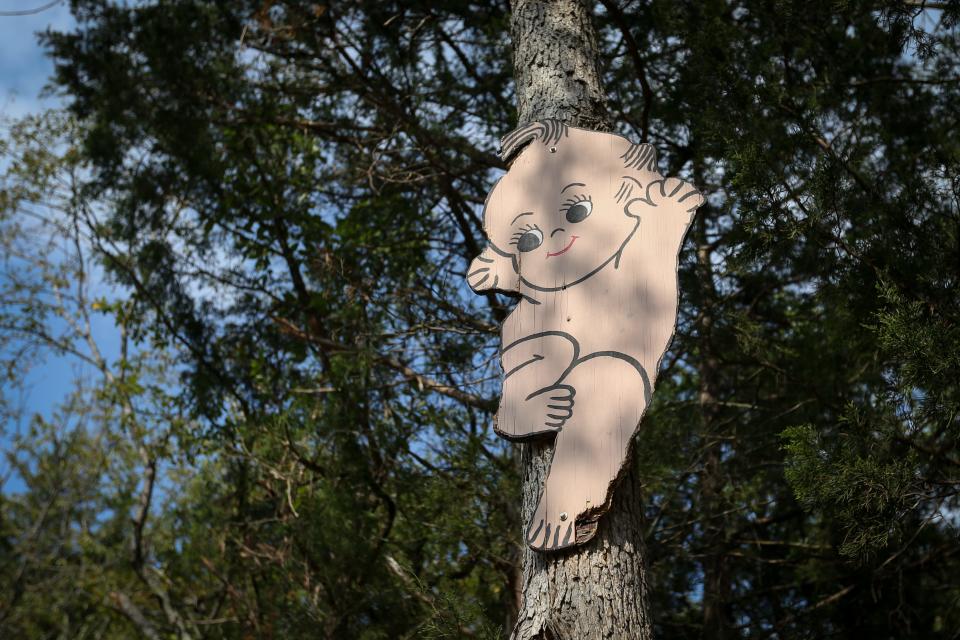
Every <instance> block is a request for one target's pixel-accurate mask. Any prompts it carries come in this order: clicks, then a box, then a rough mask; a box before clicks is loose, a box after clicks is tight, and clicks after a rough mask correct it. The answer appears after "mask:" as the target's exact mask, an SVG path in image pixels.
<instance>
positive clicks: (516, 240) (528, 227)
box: [510, 222, 543, 245]
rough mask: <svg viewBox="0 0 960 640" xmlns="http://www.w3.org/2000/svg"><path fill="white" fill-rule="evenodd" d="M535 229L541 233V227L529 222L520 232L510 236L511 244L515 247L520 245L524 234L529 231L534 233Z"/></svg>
mask: <svg viewBox="0 0 960 640" xmlns="http://www.w3.org/2000/svg"><path fill="white" fill-rule="evenodd" d="M534 229H536V230H537V231H540V227H538V226H537V225H535V224H532V223H529V222H528V223H527V224H525V225H524V226H522V227H520V230H519V231H517V232H516V233H515V234H513V235H512V236H510V244H513V245H516V244H519V243H520V238H522V237H523V234H525V233H526V232H528V231H532V230H534ZM540 233H543V231H540Z"/></svg>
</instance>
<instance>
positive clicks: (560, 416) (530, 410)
mask: <svg viewBox="0 0 960 640" xmlns="http://www.w3.org/2000/svg"><path fill="white" fill-rule="evenodd" d="M576 394H577V391H576V389H574V388H573V387H571V386H570V385H568V384H558V385H556V386H553V387H547V388H546V389H544V390H542V391H538V392H537V393H535V394H533V395H531V396H530V397H528V398H527V400H526V402H527V404H528V407H527V410H526V411H525V413H526V415H529V416H538V419H537V423H536V424H534V425H531V427H532V428H533V429H534V430H536V431H553V432H559V431H560V430H561V429H562V428H563V425H564V423H566V421H567V420H569V419H570V416H572V415H573V404H574V402H573V397H574V396H575V395H576Z"/></svg>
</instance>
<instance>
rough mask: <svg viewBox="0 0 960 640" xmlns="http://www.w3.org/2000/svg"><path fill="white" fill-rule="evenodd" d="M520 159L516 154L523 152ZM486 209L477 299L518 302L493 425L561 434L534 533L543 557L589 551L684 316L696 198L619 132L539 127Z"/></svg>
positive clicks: (514, 432) (524, 140)
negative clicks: (684, 257)
mask: <svg viewBox="0 0 960 640" xmlns="http://www.w3.org/2000/svg"><path fill="white" fill-rule="evenodd" d="M518 152H519V155H517V154H518ZM501 153H502V154H503V157H504V158H508V159H509V158H510V157H512V156H514V155H516V159H515V160H514V162H513V164H512V165H511V166H510V169H509V171H508V172H507V173H506V175H504V176H503V177H502V178H501V179H500V180H499V181H498V182H497V184H495V185H494V187H493V189H492V190H491V192H490V194H489V196H488V197H487V202H486V206H485V209H484V230H485V231H486V234H487V238H488V240H489V243H488V245H487V248H486V249H485V250H484V251H483V253H482V254H480V256H478V257H477V258H476V259H475V260H474V261H473V263H472V264H471V265H470V269H469V270H468V274H467V280H468V282H469V284H470V287H471V288H472V289H473V290H474V291H477V292H480V291H487V290H498V291H503V292H506V293H511V294H514V295H516V294H519V295H520V302H519V303H518V304H517V307H516V308H515V309H514V310H513V311H512V312H511V313H510V315H509V316H508V317H507V319H506V320H505V321H504V323H503V329H502V339H503V346H502V350H501V363H502V366H503V371H504V379H503V393H502V399H501V403H500V409H499V411H498V413H497V417H496V425H495V429H496V431H497V433H499V434H500V435H501V436H503V437H505V438H508V439H510V440H525V439H529V438H536V437H542V436H555V438H556V440H555V442H554V456H553V462H552V463H551V466H550V470H549V474H548V476H547V479H546V482H545V484H544V487H543V492H542V494H541V496H540V501H539V503H538V505H537V510H536V514H535V516H534V517H533V519H532V520H531V522H530V526H529V529H528V530H527V532H526V539H527V543H528V544H529V545H530V546H531V547H532V548H534V549H539V550H543V551H546V550H555V549H561V548H564V547H569V546H572V545H575V544H582V543H584V542H586V541H587V540H589V539H591V538H592V537H593V535H594V534H595V532H596V521H597V518H598V517H599V515H600V514H602V513H604V512H605V511H606V510H607V509H608V508H609V506H610V502H611V499H612V492H613V488H614V485H615V482H616V479H617V477H618V475H619V473H620V471H621V470H622V469H623V468H624V467H625V465H626V464H627V462H628V460H629V450H630V443H631V440H632V438H633V435H634V433H635V432H636V430H637V427H638V426H639V424H640V419H641V417H642V416H643V412H644V410H645V409H646V408H647V405H648V404H649V403H650V398H651V394H652V393H653V385H654V383H655V381H656V376H657V369H658V368H659V366H660V360H661V358H662V357H663V354H664V352H665V351H666V349H667V346H668V345H669V343H670V340H671V338H672V336H673V332H674V326H675V323H676V317H677V299H678V289H677V260H678V254H679V251H680V246H681V244H682V243H683V238H684V235H685V234H686V232H687V229H688V228H689V226H690V223H691V222H692V220H693V216H694V213H695V211H696V209H697V207H699V206H700V205H701V204H702V203H703V198H702V196H701V195H700V193H699V192H698V191H697V190H696V189H695V188H694V187H693V186H692V185H690V184H689V183H687V182H684V181H682V180H679V179H677V178H664V177H663V176H662V175H660V174H659V173H658V172H657V161H656V152H655V150H654V148H653V147H651V146H650V145H646V144H633V143H631V142H630V141H629V140H627V139H626V138H623V137H621V136H618V135H614V134H610V133H600V132H596V131H587V130H584V129H577V128H574V127H567V126H565V125H563V124H562V123H560V122H557V121H553V120H548V121H543V122H536V123H533V124H531V125H528V126H526V127H523V128H521V129H518V130H517V131H514V132H513V133H511V134H510V135H508V136H506V137H505V138H504V139H503V143H502V152H501Z"/></svg>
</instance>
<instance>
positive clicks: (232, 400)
mask: <svg viewBox="0 0 960 640" xmlns="http://www.w3.org/2000/svg"><path fill="white" fill-rule="evenodd" d="M934 5H935V8H931V7H934ZM72 7H73V11H74V14H75V16H76V18H77V21H78V23H77V24H78V26H77V28H76V29H75V30H73V31H71V32H67V33H48V34H46V35H45V36H44V42H45V43H46V45H47V46H48V47H49V50H50V52H51V55H52V56H53V57H54V59H55V61H56V63H57V75H56V77H55V79H54V83H55V86H56V87H57V88H58V89H59V90H60V91H63V92H64V94H65V95H66V96H67V100H68V103H69V110H70V113H71V118H72V119H68V120H60V121H59V124H58V123H57V122H52V123H51V122H42V123H38V124H37V125H36V126H33V128H32V129H31V127H30V126H27V128H26V129H21V133H20V134H17V133H11V134H10V135H8V136H7V141H6V142H5V144H6V147H5V149H4V151H5V153H7V154H12V155H13V156H14V157H16V158H18V162H19V163H20V164H15V165H14V169H13V170H12V172H11V171H8V176H7V178H6V181H5V182H4V185H3V189H2V191H0V194H2V195H0V216H2V220H3V224H4V227H3V233H4V237H5V238H9V237H18V238H20V242H23V241H25V240H30V241H34V240H35V238H33V237H27V236H24V235H23V234H22V233H20V235H19V236H17V235H16V234H17V233H18V232H16V231H15V228H16V227H17V225H18V224H20V222H21V220H24V219H26V218H25V216H26V213H25V211H26V210H27V209H29V208H32V207H33V204H34V202H36V201H39V200H41V199H47V198H48V196H49V194H51V193H53V189H54V186H55V184H59V182H55V181H54V178H56V180H57V181H60V180H62V179H64V177H67V176H69V177H70V179H71V180H73V181H74V182H73V183H69V182H68V183H67V184H70V189H68V190H67V191H65V192H60V193H63V194H64V195H65V196H66V197H64V198H61V199H60V200H59V201H58V202H59V204H58V210H59V211H60V213H59V214H57V215H58V216H59V217H57V218H56V219H57V220H60V221H61V224H62V225H63V226H62V227H61V228H62V229H63V230H65V233H60V236H62V237H66V238H71V237H76V236H77V234H80V236H82V238H83V239H84V240H83V242H82V243H81V246H82V247H84V251H86V252H87V255H88V256H89V259H92V260H93V261H94V262H96V263H97V264H99V265H102V268H103V269H105V270H106V272H107V273H108V274H109V278H110V279H111V282H112V283H113V284H114V286H115V287H116V289H115V290H116V291H117V292H121V293H118V294H117V296H116V299H115V300H111V301H104V303H105V306H104V308H103V311H104V312H108V313H110V314H112V315H113V316H114V317H115V318H116V322H117V325H118V326H119V327H122V328H123V330H124V331H125V332H126V336H127V339H128V340H129V341H130V345H131V351H130V353H128V355H127V356H125V357H123V358H121V359H120V360H119V361H118V362H109V361H107V362H105V365H104V366H103V367H100V366H99V365H92V366H93V370H94V371H97V372H98V373H97V375H98V376H99V377H98V378H97V380H98V382H97V383H96V385H94V389H96V391H95V392H93V391H90V392H89V393H86V394H85V395H84V394H80V396H78V399H76V400H75V401H72V402H71V403H70V404H68V405H67V406H66V407H65V408H64V412H63V416H61V417H59V418H57V419H56V420H53V419H50V420H45V421H44V420H35V421H34V422H33V432H32V433H28V434H27V435H26V436H25V437H24V439H23V440H22V441H20V443H19V444H18V446H19V453H20V458H18V459H19V460H23V461H27V462H21V463H18V464H20V467H18V468H19V469H20V471H19V473H20V475H21V476H22V477H23V478H24V479H25V481H26V486H27V489H26V490H25V491H23V492H20V493H11V494H7V495H4V496H3V498H2V500H3V507H4V508H3V514H4V515H3V522H2V525H0V527H2V534H0V563H2V566H3V567H4V568H3V570H2V571H0V574H2V575H4V576H7V575H12V576H14V577H15V578H16V576H20V577H19V578H16V579H15V580H12V581H9V586H8V584H7V583H5V584H4V587H3V588H4V591H2V592H0V593H3V594H4V595H3V597H2V599H0V601H2V603H3V604H2V605H0V607H2V609H0V629H2V630H4V631H7V630H10V631H11V632H12V633H17V634H18V635H24V636H26V637H42V636H46V635H57V634H58V633H59V634H60V635H62V636H70V635H79V636H81V637H83V634H86V635H88V636H97V635H99V636H101V637H110V634H112V635H114V636H117V637H129V636H130V635H132V634H134V633H139V634H140V635H145V636H148V637H151V633H152V634H154V635H155V637H166V636H169V637H177V636H179V637H247V636H256V637H269V636H284V637H299V636H306V635H311V636H316V635H320V636H323V637H330V638H395V637H420V636H425V637H431V636H432V637H464V636H484V635H486V636H493V635H495V634H496V633H497V632H500V633H505V632H509V630H510V629H511V627H512V626H513V621H514V619H515V616H516V612H517V610H518V606H519V603H518V602H517V599H516V596H517V588H518V585H520V584H521V580H522V576H521V575H520V573H519V570H520V557H521V546H520V545H521V540H520V531H521V526H520V522H519V520H520V516H519V505H518V496H519V494H520V482H519V473H518V470H519V468H520V465H519V464H518V463H519V460H518V456H517V455H516V454H515V452H514V451H513V450H512V449H510V448H509V447H505V446H503V445H502V444H501V443H500V442H499V441H498V440H497V439H496V438H494V437H493V435H492V433H491V431H490V429H489V422H490V413H491V409H492V407H493V406H494V405H495V398H496V392H497V376H498V374H499V371H498V370H497V367H496V364H495V355H496V353H495V346H496V325H497V322H498V321H499V320H502V318H503V317H504V315H505V313H506V312H507V310H508V304H507V303H508V301H507V300H504V299H501V298H498V297H496V296H490V297H488V298H486V299H479V300H475V299H474V298H473V296H471V295H468V294H467V293H466V292H465V289H464V287H463V285H462V278H463V271H464V268H465V265H466V264H467V261H468V260H469V259H471V258H472V257H473V256H475V255H476V254H477V253H478V252H479V246H480V243H481V242H482V233H481V229H480V217H479V213H480V210H481V207H482V204H483V198H484V196H485V194H486V192H487V189H488V188H489V186H490V184H492V181H493V179H494V178H495V177H496V175H498V172H500V171H501V170H502V169H503V168H504V167H503V166H502V165H501V163H500V162H499V160H498V159H497V157H496V156H495V154H494V151H495V150H496V144H495V140H496V139H497V138H498V137H499V135H501V134H503V133H505V132H507V131H509V130H510V129H512V128H513V126H514V125H515V124H516V118H517V114H516V112H515V109H514V104H515V99H516V97H517V96H516V95H515V90H514V83H513V81H512V77H513V69H512V59H511V51H512V50H511V43H510V40H509V37H508V36H509V29H508V26H509V20H510V13H509V11H510V7H509V6H508V5H507V3H505V2H492V3H476V4H472V3H469V2H447V3H443V5H442V6H438V5H436V4H435V3H422V2H417V1H415V0H411V1H408V2H403V3H399V2H377V3H355V2H347V3H341V4H338V5H327V4H319V3H317V4H314V3H292V2H273V1H267V2H263V1H260V2H250V1H246V0H235V1H232V2H229V3H227V2H217V1H214V0H210V1H203V2H199V1H195V0H191V1H189V2H187V1H180V0H163V1H158V2H151V3H141V4H137V5H134V6H129V5H120V4H115V3H111V2H108V1H106V0H74V1H73V3H72ZM590 7H591V9H592V10H593V13H594V20H595V24H596V27H597V29H598V34H599V38H598V45H599V58H598V61H597V62H598V65H599V68H600V69H601V71H602V84H603V86H604V87H605V88H606V90H607V92H608V95H607V98H608V102H609V109H610V120H611V122H613V123H614V125H615V127H616V128H617V129H618V130H620V131H621V132H623V133H625V134H627V135H629V136H630V137H632V138H634V139H636V140H643V141H648V142H651V143H653V144H655V145H656V146H657V147H658V149H659V150H660V151H661V163H662V166H663V169H664V170H666V171H669V172H670V173H671V174H679V175H685V176H687V177H689V178H691V179H692V180H693V181H694V182H696V183H697V184H698V186H701V188H703V190H704V191H705V193H707V195H708V204H707V206H706V207H704V208H703V209H701V211H700V213H699V214H698V224H697V227H696V228H695V229H694V230H693V232H692V233H691V237H690V238H689V239H688V243H687V245H686V249H685V251H684V252H683V254H682V256H681V258H682V262H681V289H682V298H681V314H682V315H681V319H680V324H679V327H678V334H677V337H676V339H675V340H674V343H673V345H672V347H671V350H670V352H669V353H668V356H667V358H666V359H665V362H664V371H663V373H662V374H661V382H660V384H659V386H658V391H657V394H656V396H655V399H656V400H655V406H654V407H653V409H652V410H651V412H650V413H649V415H648V417H647V418H646V419H645V426H644V428H643V430H642V432H641V434H640V436H639V438H640V439H639V445H640V446H638V447H637V449H638V453H637V455H638V458H637V471H638V474H639V476H640V477H641V478H642V480H643V483H644V488H645V502H646V505H647V526H646V531H645V533H646V542H647V548H648V551H649V563H650V574H649V576H648V580H649V582H650V585H651V587H650V595H651V598H652V603H651V605H652V606H651V610H652V612H653V614H654V623H655V635H656V636H658V637H664V638H692V637H697V638H729V637H737V636H745V635H749V636H752V637H758V636H759V637H772V638H792V637H798V638H800V637H830V636H833V637H860V636H862V635H865V634H870V635H871V636H872V637H883V638H912V637H916V638H950V637H955V635H956V633H957V630H958V629H960V619H958V613H957V612H958V611H960V606H958V604H960V603H958V598H960V592H958V587H957V585H956V580H955V579H954V576H956V575H957V574H958V573H960V566H958V565H960V557H958V555H960V544H958V541H957V529H956V526H957V522H956V514H957V512H958V506H960V505H958V497H957V495H958V494H957V473H956V471H957V465H958V464H960V459H958V447H957V445H958V442H957V439H958V436H960V429H958V427H960V425H958V411H957V408H958V395H957V394H958V389H957V380H958V375H957V374H958V363H960V339H958V333H957V322H958V318H960V313H958V298H957V295H956V290H957V279H958V277H960V272H958V270H957V265H958V264H960V238H958V233H960V179H958V175H960V172H958V160H960V148H958V141H957V136H956V134H955V132H956V130H957V129H958V122H957V120H958V115H957V111H956V109H955V106H954V105H956V104H957V103H958V97H960V96H958V95H957V92H958V90H960V83H958V81H957V78H958V73H960V65H958V51H960V42H958V35H960V34H958V29H957V18H958V15H960V7H958V5H957V3H956V2H946V3H926V4H924V3H922V2H910V1H898V2H893V1H885V2H880V1H867V0H856V1H853V0H851V1H845V2H840V3H837V2H803V3H800V2H793V1H788V0H777V1H766V0H765V1H760V0H725V1H720V0H709V1H706V2H703V1H700V2H686V1H682V2H677V1H671V2H666V1H661V0H652V1H648V2H619V1H614V0H602V1H601V2H599V3H597V4H596V5H590ZM66 123H69V124H66ZM26 131H32V133H30V134H29V135H27V134H26V133H25V132H26ZM34 235H36V234H34ZM4 246H5V248H6V247H8V246H10V245H4ZM21 246H24V245H21ZM36 246H43V245H36ZM21 253H22V254H24V256H25V257H24V258H17V259H16V260H15V261H14V262H9V261H8V264H9V265H12V268H10V269H8V271H7V272H5V274H4V275H5V277H6V278H7V280H6V282H11V283H15V282H17V281H15V280H13V279H11V278H12V277H13V276H16V277H17V278H19V282H20V284H19V285H17V287H18V288H12V289H9V290H8V291H9V292H10V293H9V294H8V295H9V296H11V297H9V298H8V297H6V296H5V300H7V299H10V300H17V302H16V305H18V306H17V307H14V306H13V305H10V304H7V305H6V306H5V307H4V316H3V317H4V323H5V324H4V327H3V331H2V335H3V336H4V338H3V339H6V340H7V342H4V343H3V347H4V349H5V353H11V354H14V356H12V357H11V358H10V361H11V362H16V361H18V360H17V359H16V358H17V356H16V354H19V353H21V352H22V350H23V349H25V348H27V346H26V344H27V343H28V342H30V340H32V341H34V342H32V343H30V344H34V343H36V340H39V341H40V342H42V343H46V344H51V339H52V340H53V343H54V344H56V342H57V338H58V335H57V334H56V333H51V332H50V331H49V329H45V327H50V326H55V327H56V326H59V325H56V324H54V325H51V324H50V322H49V321H50V319H51V318H52V317H53V315H55V314H56V312H54V311H51V310H50V309H51V307H50V306H49V300H50V298H49V297H46V296H45V294H44V293H43V291H46V289H47V288H49V287H50V286H52V285H51V284H49V283H55V284H56V286H57V287H59V288H61V289H63V288H64V287H63V283H62V281H58V280H56V277H61V276H56V273H55V272H56V271H57V269H60V268H61V267H60V266H56V265H53V264H52V263H51V268H50V269H48V270H47V271H44V270H43V269H40V270H39V271H35V272H33V273H34V274H35V275H36V274H39V275H37V278H39V280H38V279H36V278H34V279H33V280H30V279H29V278H26V276H27V275H28V274H29V273H31V272H30V271H29V270H26V267H25V266H24V265H25V264H27V263H28V262H31V260H35V258H36V256H38V255H39V256H41V257H43V256H47V257H49V256H50V255H51V254H50V252H49V251H46V250H44V251H34V252H33V253H32V254H31V252H30V251H22V252H21ZM17 260H19V261H17ZM32 264H37V263H36V262H32ZM74 264H76V263H74ZM88 271H89V269H88V270H87V272H88ZM71 273H72V274H75V273H76V268H75V267H74V268H73V270H72V271H71ZM55 276H56V277H55ZM62 277H66V276H62ZM71 277H74V276H71ZM24 281H29V282H32V283H34V284H30V283H29V282H26V283H25V282H24ZM39 282H47V283H48V284H45V285H43V286H40V285H39V284H36V283H39ZM34 285H36V286H34ZM66 288H67V289H69V287H66ZM44 301H47V302H44ZM88 302H90V301H88ZM45 304H47V305H48V306H44V305H45ZM58 304H59V303H58ZM24 305H25V306H24ZM89 309H90V307H89V305H87V306H86V307H84V309H83V310H82V309H81V308H79V307H76V306H71V307H68V308H65V309H64V310H63V312H62V313H63V314H64V315H65V316H66V317H68V318H73V319H77V318H82V317H83V315H82V314H83V313H84V312H88V311H86V310H89ZM51 314H53V315H51ZM25 328H26V329H29V331H28V332H27V334H24V333H23V331H24V329H25ZM18 332H19V333H18ZM15 335H16V336H19V337H18V338H17V340H20V339H21V338H23V337H24V336H25V335H29V337H30V340H28V341H26V342H24V341H23V340H20V341H17V340H13V337H14V336H15ZM72 340H73V338H71V341H72ZM71 344H73V342H71ZM57 348H61V347H57ZM83 353H87V354H88V355H89V353H88V352H83ZM131 354H134V355H131ZM134 356H136V357H134ZM141 356H142V358H143V361H137V358H139V357H141ZM135 361H136V362H135ZM7 371H14V372H15V369H10V368H8V369H7ZM106 372H110V373H111V375H112V376H113V382H111V381H110V377H109V376H107V375H106ZM151 378H156V379H158V380H160V381H159V382H144V381H145V380H147V379H151ZM118 380H119V381H123V380H127V381H128V382H127V383H121V382H118ZM129 381H136V382H135V383H133V382H129ZM125 403H126V405H128V406H129V405H132V406H134V407H137V408H138V409H137V411H136V412H135V417H134V418H129V417H124V411H123V407H124V406H125ZM147 407H150V409H147ZM51 420H53V421H52V422H51ZM130 420H133V421H134V422H130ZM133 424H135V425H138V426H136V427H135V428H134V427H132V426H127V425H133ZM105 434H113V435H112V436H109V437H108V436H107V435H105ZM165 434H166V435H165ZM121 436H122V437H121ZM98 438H107V440H106V441H109V442H111V443H113V442H117V443H119V442H121V441H122V442H123V443H125V444H122V445H120V444H117V445H116V446H115V447H113V448H111V449H109V450H107V449H105V448H104V447H103V446H102V444H99V443H100V442H103V440H98ZM110 438H113V439H112V440H111V439H110ZM141 448H145V449H146V451H147V453H148V455H147V457H146V458H144V457H143V456H142V455H141V453H140V449H141ZM150 460H155V465H156V471H155V473H156V474H157V478H159V479H158V480H155V481H154V482H155V486H157V487H158V489H157V496H158V498H157V500H156V501H155V502H152V503H151V511H150V514H151V515H150V517H149V518H148V519H147V520H145V521H144V522H145V524H144V525H143V530H142V531H141V532H140V533H137V531H138V527H137V526H135V523H136V522H137V513H138V511H137V505H138V504H140V502H139V500H140V497H141V496H142V495H143V488H144V479H145V475H144V474H145V471H146V470H147V469H149V467H150ZM107 463H109V464H107ZM105 465H106V466H107V467H108V468H109V469H112V470H115V472H116V475H115V476H111V475H109V474H107V475H104V474H102V473H97V474H94V473H93V472H92V470H94V469H103V468H104V466H105ZM53 496H59V498H58V499H56V500H53V499H52V498H53ZM65 496H69V497H65ZM45 505H51V506H50V507H49V508H48V507H46V506H45ZM45 509H47V510H48V512H49V516H48V519H41V520H38V516H39V515H40V514H42V513H43V512H44V510H45ZM37 522H41V523H42V525H43V526H40V527H35V524H36V523H37ZM84 522H96V526H88V527H87V528H84V527H83V526H82V523H84ZM54 523H58V524H57V526H55V525H54ZM34 529H36V533H31V532H33V531H34ZM137 536H146V537H141V540H146V539H149V544H148V545H147V547H148V550H147V551H142V554H143V555H142V556H140V557H141V558H142V559H141V560H138V559H137V555H136V553H132V552H131V549H136V540H137ZM51 566H52V567H53V570H51ZM14 567H24V569H23V571H20V569H19V568H17V569H14ZM8 568H9V570H8ZM18 593H19V594H21V595H19V596H17V595H15V594H18ZM7 594H13V595H9V596H8V595H7ZM46 594H50V597H49V598H45V599H41V595H46ZM52 598H55V599H56V600H55V601H56V602H57V603H62V604H58V606H57V607H56V608H55V610H56V611H58V612H62V613H61V615H60V616H59V617H58V616H56V615H54V613H53V612H52V611H51V607H49V606H47V605H48V604H49V602H51V599H52ZM11 635H12V634H11Z"/></svg>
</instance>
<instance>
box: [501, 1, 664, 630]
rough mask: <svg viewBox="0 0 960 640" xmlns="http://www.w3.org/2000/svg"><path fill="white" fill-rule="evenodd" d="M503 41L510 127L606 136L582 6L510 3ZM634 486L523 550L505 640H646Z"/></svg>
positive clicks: (532, 473) (539, 458) (526, 463)
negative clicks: (552, 126) (514, 118)
mask: <svg viewBox="0 0 960 640" xmlns="http://www.w3.org/2000/svg"><path fill="white" fill-rule="evenodd" d="M512 5H513V7H512V17H511V35H512V38H513V54H514V77H515V78H516V86H517V103H518V108H519V118H518V119H519V122H518V126H523V125H525V124H528V123H530V122H533V121H536V120H540V119H544V118H556V119H558V120H561V121H563V122H565V123H567V124H569V125H572V126H577V127H583V128H586V129H594V130H600V131H603V130H609V129H610V128H611V126H610V125H611V123H610V120H609V115H608V112H607V104H606V94H605V92H604V91H603V87H602V85H601V81H600V73H599V51H598V48H597V35H596V31H595V29H594V26H593V23H592V22H591V16H590V10H589V8H588V7H587V5H586V3H585V2H584V1H583V0H514V2H513V3H512ZM552 454H553V450H552V447H551V445H549V444H548V445H540V444H531V445H524V451H523V456H522V460H523V462H522V464H523V468H524V474H523V475H524V477H523V518H524V527H526V524H527V522H528V521H529V519H530V517H531V516H532V514H533V512H534V510H535V508H536V505H537V498H538V496H539V494H540V491H541V489H542V487H543V481H544V478H545V477H546V472H547V469H548V468H549V465H550V459H551V457H552ZM642 525H643V514H642V502H641V488H640V482H639V479H638V477H637V474H636V472H635V471H634V470H633V469H632V468H631V469H630V470H628V471H626V472H625V473H624V475H623V477H622V479H621V482H620V484H619V485H618V487H617V489H616V492H615V494H614V499H613V505H612V507H611V510H610V511H609V512H608V513H607V514H606V515H604V516H603V517H602V518H601V519H600V523H599V528H598V530H597V534H596V537H595V538H594V539H593V540H591V541H590V542H588V543H587V544H585V545H584V546H582V547H574V548H572V550H570V551H567V552H561V553H556V554H543V553H539V552H534V551H532V550H531V549H530V548H529V547H527V546H526V545H524V551H523V580H522V590H523V596H522V604H521V607H520V613H519V616H518V618H517V623H516V626H515V627H514V630H513V634H512V636H511V638H512V640H595V639H597V640H599V639H604V640H608V639H621V638H622V639H630V640H648V639H649V638H651V637H652V633H651V627H650V616H649V605H648V600H647V582H646V562H645V557H644V556H645V553H644V546H643V527H642Z"/></svg>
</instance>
